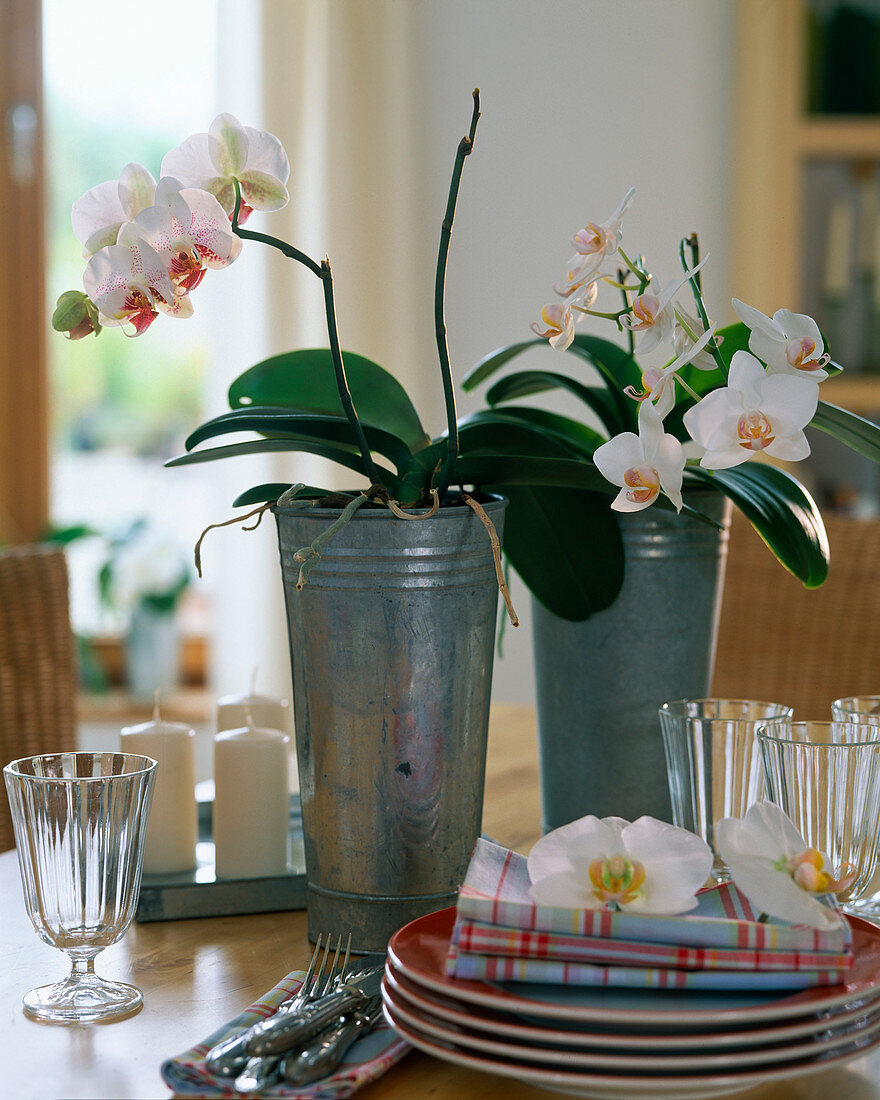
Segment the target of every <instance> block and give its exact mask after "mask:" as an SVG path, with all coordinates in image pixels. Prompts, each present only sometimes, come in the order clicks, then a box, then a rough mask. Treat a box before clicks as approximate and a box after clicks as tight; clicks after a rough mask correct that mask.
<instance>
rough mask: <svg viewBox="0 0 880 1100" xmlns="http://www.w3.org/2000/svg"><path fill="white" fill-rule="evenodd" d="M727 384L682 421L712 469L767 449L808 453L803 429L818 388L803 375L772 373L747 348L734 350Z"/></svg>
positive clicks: (797, 455) (779, 454) (789, 455)
mask: <svg viewBox="0 0 880 1100" xmlns="http://www.w3.org/2000/svg"><path fill="white" fill-rule="evenodd" d="M727 383H728V384H727V386H725V387H722V388H721V389H717V390H713V391H712V392H711V393H709V394H707V395H706V396H705V397H704V398H703V399H702V400H701V401H699V402H698V403H697V404H696V405H694V407H693V408H691V409H688V411H687V412H686V413H685V415H684V426H685V428H687V430H688V432H689V433H690V436H691V438H692V439H693V440H694V442H695V443H697V444H698V445H699V446H700V447H702V448H703V449H704V451H705V454H704V455H703V457H702V458H701V459H700V465H701V466H703V467H704V468H705V469H708V470H724V469H728V468H730V467H731V466H738V465H740V464H741V463H743V462H747V461H748V460H749V459H750V458H752V457H754V455H755V454H757V453H758V452H759V451H766V452H767V454H768V455H770V456H772V457H774V458H780V459H783V460H784V461H789V462H798V461H800V460H801V459H804V458H806V457H807V455H808V454H809V453H810V445H809V443H808V442H807V437H806V436H805V435H804V432H803V429H804V428H805V427H806V425H807V424H809V422H810V421H811V420H812V419H813V416H814V414H815V412H816V407H817V405H818V401H819V387H818V386H817V385H816V384H815V382H813V381H811V380H810V379H809V378H805V377H791V376H789V375H783V374H768V373H767V372H766V371H765V370H764V368H763V366H762V365H761V363H760V362H759V361H758V360H757V359H756V358H755V357H754V356H753V355H751V354H750V353H749V352H747V351H737V352H734V355H733V358H732V359H731V363H730V372H729V374H728V378H727Z"/></svg>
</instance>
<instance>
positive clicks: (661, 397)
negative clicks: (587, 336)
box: [623, 325, 715, 420]
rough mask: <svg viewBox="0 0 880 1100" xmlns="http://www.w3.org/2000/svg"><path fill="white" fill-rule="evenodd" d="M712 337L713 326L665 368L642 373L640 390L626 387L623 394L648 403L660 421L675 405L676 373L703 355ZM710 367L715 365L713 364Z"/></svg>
mask: <svg viewBox="0 0 880 1100" xmlns="http://www.w3.org/2000/svg"><path fill="white" fill-rule="evenodd" d="M714 335H715V326H714V325H710V326H709V328H707V329H706V331H705V332H704V333H703V334H702V336H700V338H699V340H697V341H696V342H693V341H692V342H691V343H690V344H689V345H688V346H687V347H686V348H685V349H684V351H682V352H681V354H680V355H678V356H676V358H675V359H673V360H672V362H671V363H667V365H666V366H665V367H649V368H648V369H647V370H646V371H643V373H642V387H643V388H642V389H641V390H637V389H636V388H635V387H634V386H626V387H625V388H624V391H623V392H624V393H625V394H626V395H627V397H632V398H633V399H634V400H635V401H650V403H651V404H652V405H653V406H654V408H655V409H656V410H657V415H658V416H659V417H660V419H661V420H662V419H663V418H664V417H665V416H667V415H668V414H669V413H670V412H671V411H672V406H673V405H674V404H675V380H676V378H677V376H678V372H679V371H680V370H681V369H682V367H686V366H687V365H688V363H691V362H693V361H694V360H695V359H698V358H699V356H700V355H701V354H703V348H705V346H706V345H707V344H708V343H709V341H710V340H711V339H712V338H713V336H714ZM712 365H713V366H714V365H715V364H714V362H713V364H712Z"/></svg>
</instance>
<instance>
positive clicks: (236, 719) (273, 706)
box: [217, 692, 290, 733]
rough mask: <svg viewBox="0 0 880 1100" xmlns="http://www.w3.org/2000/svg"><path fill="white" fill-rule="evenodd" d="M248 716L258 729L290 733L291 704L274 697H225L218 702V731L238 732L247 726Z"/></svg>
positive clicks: (253, 693) (255, 695) (253, 695)
mask: <svg viewBox="0 0 880 1100" xmlns="http://www.w3.org/2000/svg"><path fill="white" fill-rule="evenodd" d="M248 714H250V717H251V721H252V722H253V725H254V726H256V727H257V728H258V729H269V730H280V731H281V732H282V733H289V732H290V725H289V723H290V704H289V703H288V702H287V700H286V699H278V698H276V697H275V696H272V695H258V694H257V693H256V692H251V693H250V694H249V695H224V696H223V697H222V698H221V699H218V701H217V730H218V732H220V731H222V730H237V729H241V728H242V727H243V726H247V725H249V724H250V723H249V722H248Z"/></svg>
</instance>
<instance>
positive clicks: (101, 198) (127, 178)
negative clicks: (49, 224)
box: [70, 164, 156, 257]
mask: <svg viewBox="0 0 880 1100" xmlns="http://www.w3.org/2000/svg"><path fill="white" fill-rule="evenodd" d="M155 196H156V181H155V179H154V178H153V176H152V175H151V173H150V172H148V171H147V169H146V168H144V166H143V165H142V164H126V166H125V167H124V168H123V169H122V172H121V174H120V176H119V179H118V180H108V181H107V182H106V183H99V184H98V186H97V187H93V188H92V189H91V190H90V191H86V193H85V194H84V195H82V196H81V197H80V198H78V199H77V200H76V202H75V203H74V204H73V209H72V210H71V212H70V220H71V223H72V224H73V232H74V233H75V234H76V236H77V238H78V239H79V240H80V241H81V242H82V245H83V256H86V257H88V256H94V254H95V253H96V252H98V251H100V250H101V249H102V248H106V247H107V246H108V245H111V244H116V242H117V238H118V236H119V230H120V229H121V228H122V227H123V226H124V225H125V223H126V222H130V221H131V220H132V219H133V218H134V217H135V216H136V215H138V214H139V213H140V212H141V211H142V210H146V208H147V207H148V206H152V205H153V203H154V202H155V201H156V197H155Z"/></svg>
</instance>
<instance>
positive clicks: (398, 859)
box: [274, 499, 507, 951]
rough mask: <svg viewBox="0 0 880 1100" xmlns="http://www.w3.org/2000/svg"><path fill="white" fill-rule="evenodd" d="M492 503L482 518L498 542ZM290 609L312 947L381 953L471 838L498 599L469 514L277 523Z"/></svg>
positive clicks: (467, 850)
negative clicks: (337, 523)
mask: <svg viewBox="0 0 880 1100" xmlns="http://www.w3.org/2000/svg"><path fill="white" fill-rule="evenodd" d="M506 505H507V502H506V501H505V500H501V499H494V500H493V501H491V502H490V503H487V504H486V505H484V507H485V510H486V512H487V513H488V515H489V517H490V518H491V519H492V521H493V523H494V524H495V527H496V529H497V530H498V533H499V535H500V534H501V530H502V523H503V518H504V509H505V507H506ZM274 511H275V515H276V518H277V522H278V541H279V547H280V551H281V570H282V578H283V581H284V590H285V598H286V602H287V621H288V629H289V636H290V655H291V665H292V671H293V701H294V717H295V723H296V746H297V760H298V765H299V778H300V792H301V797H302V813H303V832H304V840H305V856H306V877H307V886H306V901H307V906H308V919H309V935H310V937H311V938H312V939H315V938H316V937H317V935H318V934H319V933H322V932H323V933H326V932H335V931H343V932H348V931H349V930H350V931H351V932H352V947H353V949H357V950H360V951H384V950H385V948H386V945H387V943H388V939H389V938H390V936H391V935H392V934H393V933H394V932H395V931H396V930H397V929H398V928H399V927H401V926H402V925H404V924H406V923H407V922H408V921H410V920H413V919H415V918H416V917H417V916H420V915H422V914H424V913H429V912H432V911H434V910H437V909H442V908H444V907H445V906H448V905H453V904H455V899H456V894H457V890H458V887H459V885H460V884H461V881H462V878H463V877H464V873H465V870H466V869H467V864H468V861H469V859H470V856H471V852H472V849H473V846H474V844H475V842H476V839H477V837H478V836H479V834H480V824H481V818H482V805H483V784H484V778H485V764H486V738H487V731H488V721H489V696H490V689H491V683H492V662H493V655H494V652H493V651H494V639H495V620H496V610H497V603H498V587H497V581H496V577H495V569H494V563H493V558H492V549H491V544H490V540H489V536H488V533H487V531H486V529H485V527H484V526H483V525H482V523H481V522H480V520H479V519H478V517H477V516H476V515H475V514H474V513H473V511H471V509H470V508H468V507H466V506H464V505H461V506H454V507H450V508H442V509H441V510H440V511H439V512H437V513H436V514H435V515H433V516H431V517H430V518H425V519H420V520H416V521H411V520H400V519H396V518H394V517H393V516H392V514H391V513H390V512H389V511H388V510H387V509H385V508H381V509H367V508H361V509H360V511H358V512H357V513H356V514H355V515H354V517H353V518H352V520H351V521H350V522H349V523H348V524H347V525H346V526H345V527H343V528H342V530H340V531H339V532H337V533H336V534H335V535H334V536H333V537H332V539H331V540H330V541H329V542H328V543H327V544H326V546H325V547H324V548H323V551H322V553H323V558H322V560H321V561H320V563H319V564H318V565H317V566H316V567H315V568H314V569H313V570H312V572H311V573H310V575H309V577H308V582H307V584H306V585H305V587H304V588H303V589H302V590H301V591H297V588H296V583H297V579H298V576H299V571H300V562H298V561H295V560H294V554H295V553H296V551H297V550H298V549H300V548H301V547H303V546H308V545H309V544H311V543H312V542H313V541H314V539H315V538H316V537H317V536H318V535H320V534H322V533H323V532H324V531H326V530H327V528H328V527H329V526H330V524H331V523H332V522H333V521H334V520H335V519H336V518H337V517H338V515H339V512H338V510H336V509H331V508H310V507H306V506H303V505H296V504H294V505H292V506H289V507H283V508H276V509H274Z"/></svg>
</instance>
